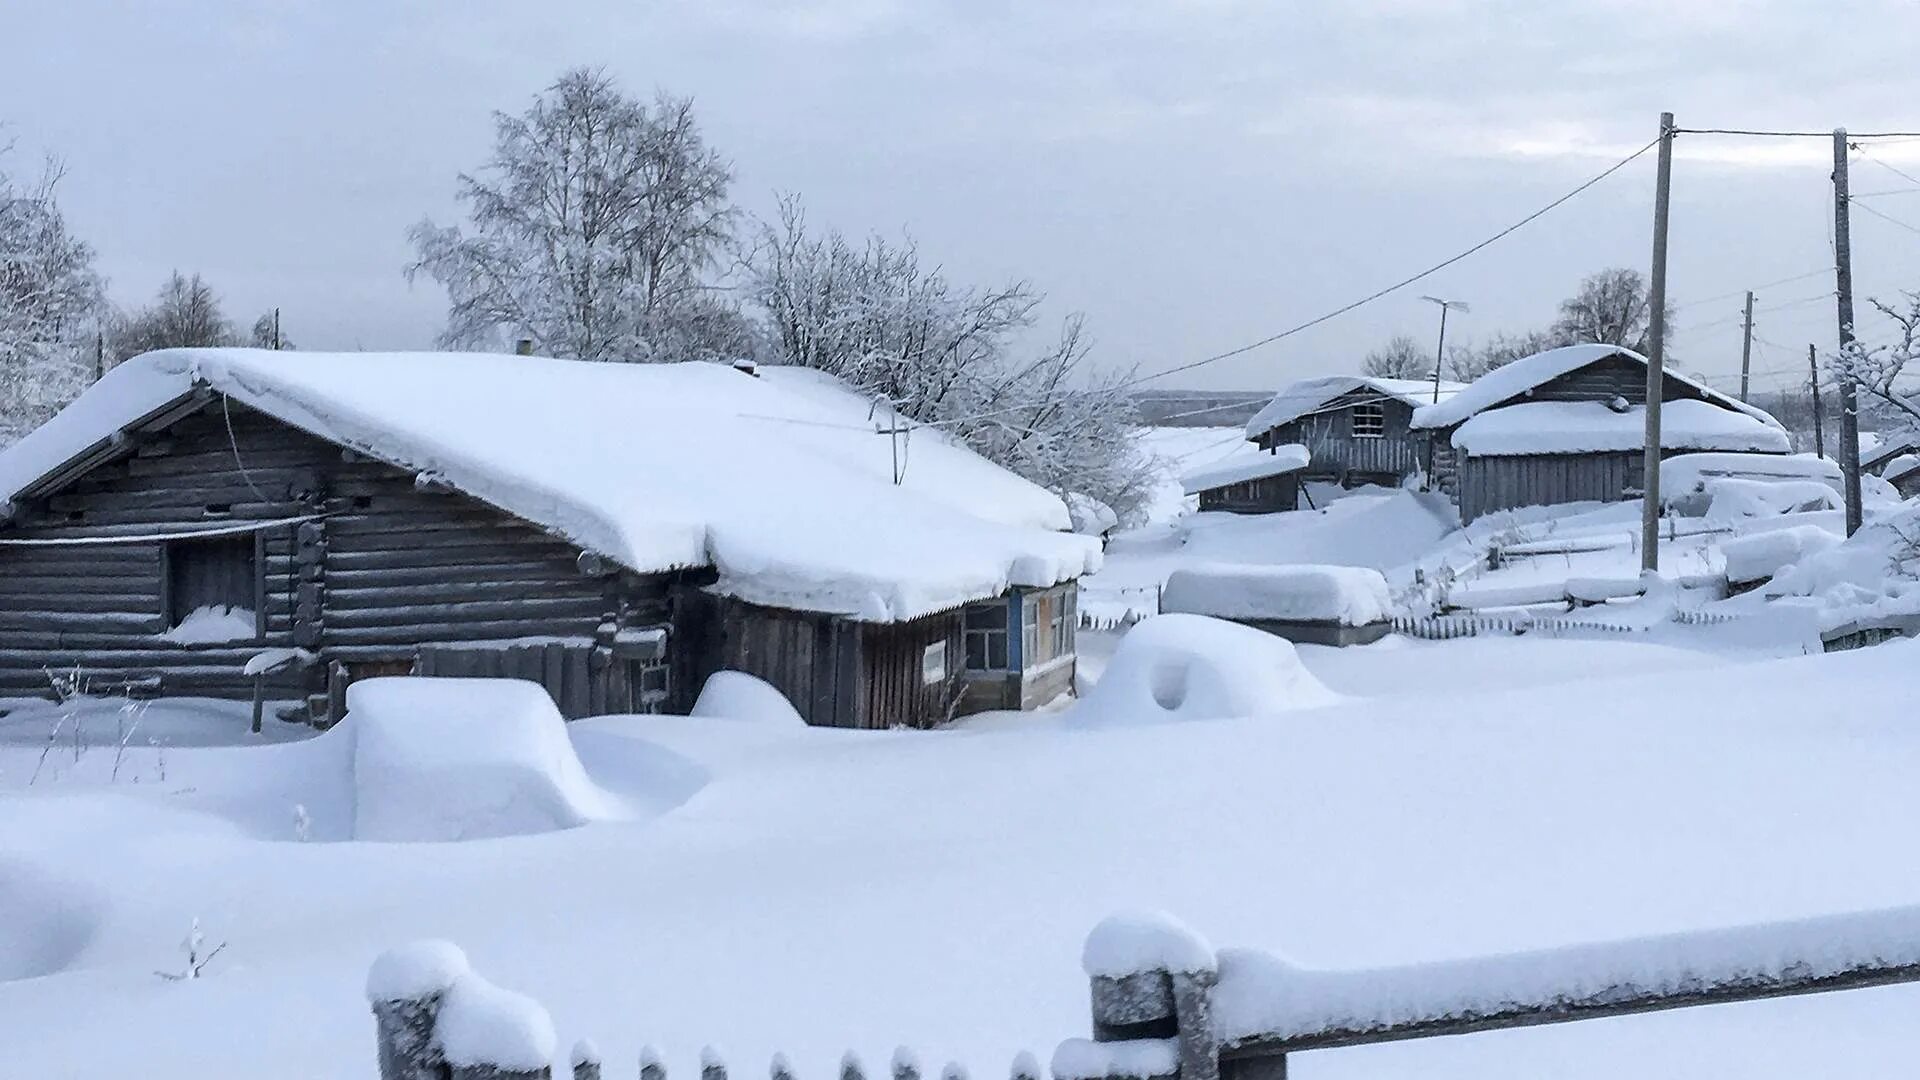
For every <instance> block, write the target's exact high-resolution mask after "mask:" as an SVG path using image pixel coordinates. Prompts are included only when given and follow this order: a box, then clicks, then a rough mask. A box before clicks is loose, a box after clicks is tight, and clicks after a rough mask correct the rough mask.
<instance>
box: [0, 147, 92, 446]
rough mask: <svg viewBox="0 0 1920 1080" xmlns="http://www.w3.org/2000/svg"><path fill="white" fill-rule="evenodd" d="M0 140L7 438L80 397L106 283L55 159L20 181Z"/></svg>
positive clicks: (0, 315) (0, 434)
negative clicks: (62, 192)
mask: <svg viewBox="0 0 1920 1080" xmlns="http://www.w3.org/2000/svg"><path fill="white" fill-rule="evenodd" d="M6 150H7V147H6V146H4V145H0V445H5V444H7V443H10V442H12V441H13V440H15V439H17V438H19V437H20V436H21V435H24V434H25V433H27V432H28V431H31V430H32V429H33V428H34V427H35V426H36V425H38V424H40V423H41V422H42V421H44V420H46V419H47V418H48V417H50V416H52V415H53V414H54V413H55V412H56V411H58V410H59V408H60V407H61V406H62V405H65V404H66V403H67V402H69V401H71V400H73V399H74V398H75V397H77V396H78V395H79V393H80V391H81V390H84V389H85V388H86V386H87V383H88V382H89V381H90V380H91V378H92V376H93V368H94V364H93V358H92V353H93V350H92V344H93V340H94V335H95V334H96V333H97V331H98V327H99V318H100V314H101V311H102V309H103V303H104V300H103V297H104V289H105V285H104V282H103V281H102V280H101V278H100V275H99V274H98V273H96V272H95V270H94V268H93V249H92V248H91V247H89V246H87V244H85V243H84V242H82V241H81V240H80V239H79V238H78V237H76V236H74V235H73V233H72V232H71V231H70V230H69V229H68V228H67V222H66V218H65V217H64V216H63V215H62V214H61V212H60V204H59V202H58V200H57V198H56V195H57V189H58V188H59V185H60V180H61V178H62V176H63V175H64V170H63V169H62V168H61V166H60V165H59V163H58V162H54V161H48V162H47V163H46V165H45V167H44V168H43V169H42V170H41V172H40V175H39V176H38V177H37V178H35V179H32V180H25V181H23V180H19V179H16V178H15V177H14V176H13V175H12V174H10V173H9V172H7V171H6V169H5V167H4V166H5V160H4V159H5V152H6Z"/></svg>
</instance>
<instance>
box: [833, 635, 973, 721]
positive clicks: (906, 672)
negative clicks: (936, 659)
mask: <svg viewBox="0 0 1920 1080" xmlns="http://www.w3.org/2000/svg"><path fill="white" fill-rule="evenodd" d="M860 637H861V666H862V668H863V670H864V672H865V676H866V677H865V679H864V686H863V687H862V689H863V698H864V700H863V702H862V705H861V710H860V713H861V715H860V723H859V725H858V726H860V727H869V728H878V727H888V726H891V725H893V724H904V725H906V726H908V727H917V728H924V727H932V726H933V725H935V724H940V723H944V722H946V721H947V720H949V719H951V718H952V716H953V715H954V714H955V713H954V710H955V708H956V706H957V704H958V701H959V697H960V694H961V683H962V678H963V674H962V673H963V669H964V668H965V665H966V655H965V650H964V643H963V642H962V640H961V616H960V612H959V611H957V610H956V611H950V612H945V613H943V614H938V615H928V616H926V617H925V618H921V619H915V620H913V621H912V622H904V623H886V624H880V623H871V624H867V625H864V626H862V627H861V628H860ZM940 642H945V643H946V648H947V672H946V678H944V679H942V680H940V681H939V682H936V683H928V682H926V680H925V679H924V678H923V677H922V670H923V669H922V666H921V663H922V660H923V659H924V657H925V654H926V649H927V646H929V645H935V644H938V643H940Z"/></svg>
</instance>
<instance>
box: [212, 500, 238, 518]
mask: <svg viewBox="0 0 1920 1080" xmlns="http://www.w3.org/2000/svg"><path fill="white" fill-rule="evenodd" d="M231 513H233V504H232V503H208V504H207V516H208V517H226V516H228V515H229V514H231Z"/></svg>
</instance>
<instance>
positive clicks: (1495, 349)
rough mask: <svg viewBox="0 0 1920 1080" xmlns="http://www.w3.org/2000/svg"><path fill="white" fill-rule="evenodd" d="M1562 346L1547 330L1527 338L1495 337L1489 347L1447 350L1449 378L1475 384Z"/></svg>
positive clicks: (1466, 345)
mask: <svg viewBox="0 0 1920 1080" xmlns="http://www.w3.org/2000/svg"><path fill="white" fill-rule="evenodd" d="M1557 344H1561V342H1558V341H1556V340H1555V339H1554V337H1553V335H1552V334H1550V333H1548V332H1546V331H1544V330H1529V331H1527V332H1526V333H1523V334H1505V333H1499V334H1494V335H1493V336H1492V337H1489V338H1488V339H1487V340H1486V343H1485V344H1482V345H1475V344H1473V343H1472V342H1463V343H1461V344H1460V345H1457V346H1455V347H1453V348H1451V349H1448V350H1447V377H1448V378H1451V379H1455V380H1457V381H1459V382H1472V381H1473V380H1475V379H1477V378H1479V377H1480V376H1482V375H1485V374H1486V373H1487V372H1489V371H1492V370H1493V369H1495V368H1499V367H1505V366H1506V365H1508V364H1511V363H1513V362H1514V361H1515V360H1519V359H1521V358H1523V357H1528V356H1532V355H1533V354H1534V353H1537V352H1545V351H1546V350H1548V349H1551V348H1553V347H1554V346H1555V345H1557Z"/></svg>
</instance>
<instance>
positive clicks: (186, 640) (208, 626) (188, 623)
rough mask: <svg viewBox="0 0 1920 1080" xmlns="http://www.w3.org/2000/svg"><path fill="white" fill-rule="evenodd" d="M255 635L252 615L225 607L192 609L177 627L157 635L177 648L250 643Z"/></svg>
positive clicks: (236, 608)
mask: <svg viewBox="0 0 1920 1080" xmlns="http://www.w3.org/2000/svg"><path fill="white" fill-rule="evenodd" d="M257 634H258V624H257V623H256V622H255V620H254V615H253V612H251V611H248V610H247V609H246V608H240V607H228V606H227V605H225V604H208V605H207V606H206V607H199V608H194V609H193V610H192V611H190V612H188V613H187V617H186V618H184V619H181V620H180V625H178V626H176V627H174V628H173V629H171V630H169V631H167V632H166V633H164V634H162V635H160V636H161V637H163V638H165V639H166V640H168V641H171V642H174V643H175V644H179V645H210V644H214V643H216V642H222V641H251V640H252V639H253V638H254V637H255V636H257Z"/></svg>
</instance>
